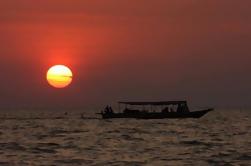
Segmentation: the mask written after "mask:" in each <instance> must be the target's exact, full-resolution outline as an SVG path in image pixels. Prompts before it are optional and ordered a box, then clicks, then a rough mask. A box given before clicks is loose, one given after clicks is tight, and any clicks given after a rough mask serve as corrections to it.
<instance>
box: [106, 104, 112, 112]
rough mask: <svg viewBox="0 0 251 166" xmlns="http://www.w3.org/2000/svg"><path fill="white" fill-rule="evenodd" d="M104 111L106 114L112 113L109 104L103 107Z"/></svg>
mask: <svg viewBox="0 0 251 166" xmlns="http://www.w3.org/2000/svg"><path fill="white" fill-rule="evenodd" d="M105 113H106V114H109V113H113V110H112V107H110V106H108V105H107V106H106V107H105Z"/></svg>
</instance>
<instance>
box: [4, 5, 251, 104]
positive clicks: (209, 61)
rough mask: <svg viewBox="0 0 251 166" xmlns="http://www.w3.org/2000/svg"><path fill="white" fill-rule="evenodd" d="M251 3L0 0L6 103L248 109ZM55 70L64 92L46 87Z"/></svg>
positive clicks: (250, 61) (249, 93) (250, 93)
mask: <svg viewBox="0 0 251 166" xmlns="http://www.w3.org/2000/svg"><path fill="white" fill-rule="evenodd" d="M250 6H251V1H250V0H221V1H217V0H184V1H183V0H154V1H153V0H126V1H125V0H120V1H118V0H106V1H102V0H85V1H83V0H74V1H73V0H72V1H70V0H8V1H4V0H2V1H0V76H1V82H0V107H1V108H26V107H28V108H47V107H48V108H88V107H99V106H103V105H105V104H110V103H114V102H116V101H118V100H133V101H135V100H147V101H149V100H154V101H155V100H176V99H187V100H188V101H189V102H190V103H192V105H196V106H216V107H250V106H251V102H250V101H251V76H250V71H251V10H250ZM56 64H64V65H67V66H68V67H70V68H71V69H72V72H73V75H74V77H73V82H72V84H71V85H70V86H69V87H67V88H65V89H56V88H53V87H51V86H49V85H48V83H47V81H46V72H47V70H48V69H49V68H50V67H51V66H52V65H56Z"/></svg>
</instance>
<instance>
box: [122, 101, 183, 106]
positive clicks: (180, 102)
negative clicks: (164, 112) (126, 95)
mask: <svg viewBox="0 0 251 166" xmlns="http://www.w3.org/2000/svg"><path fill="white" fill-rule="evenodd" d="M118 103H119V104H126V105H177V104H186V103H187V101H185V100H183V101H154V102H152V101H151V102H138V101H136V102H135V101H133V102H128V101H120V102H118Z"/></svg>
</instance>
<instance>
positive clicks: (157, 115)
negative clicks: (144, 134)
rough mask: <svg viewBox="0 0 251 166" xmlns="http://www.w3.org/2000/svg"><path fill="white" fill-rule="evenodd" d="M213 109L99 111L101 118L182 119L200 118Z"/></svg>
mask: <svg viewBox="0 0 251 166" xmlns="http://www.w3.org/2000/svg"><path fill="white" fill-rule="evenodd" d="M212 110H213V109H207V110H201V111H194V112H165V113H163V112H150V113H149V112H139V113H101V115H102V118H103V119H113V118H135V119H184V118H200V117H202V116H203V115H205V114H206V113H208V112H210V111H212Z"/></svg>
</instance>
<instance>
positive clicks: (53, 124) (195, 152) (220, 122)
mask: <svg viewBox="0 0 251 166" xmlns="http://www.w3.org/2000/svg"><path fill="white" fill-rule="evenodd" d="M3 112H4V111H2V113H0V117H1V120H0V165H1V166H2V165H10V166H12V165H18V166H22V165H46V166H47V165H71V166H74V165H88V166H94V165H95V166H98V165H100V166H102V165H109V166H113V165H114V166H115V165H129V166H131V165H155V166H157V165H158V166H161V165H249V164H251V111H247V110H246V111H244V110H243V111H238V110H233V111H223V110H216V111H214V112H210V113H209V114H207V115H206V116H204V117H203V118H201V119H185V120H169V119H163V120H134V119H119V120H118V119H117V120H99V119H80V113H77V112H75V113H69V114H68V115H62V113H59V112H57V113H54V114H53V113H50V114H49V113H45V112H44V113H42V112H41V113H37V111H33V113H32V112H31V111H22V112H20V111H19V112H18V113H13V112H8V113H6V111H5V113H3ZM34 112H36V113H34ZM58 116H61V117H64V119H57V118H55V117H58ZM90 116H91V115H90ZM38 118H42V119H38Z"/></svg>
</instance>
